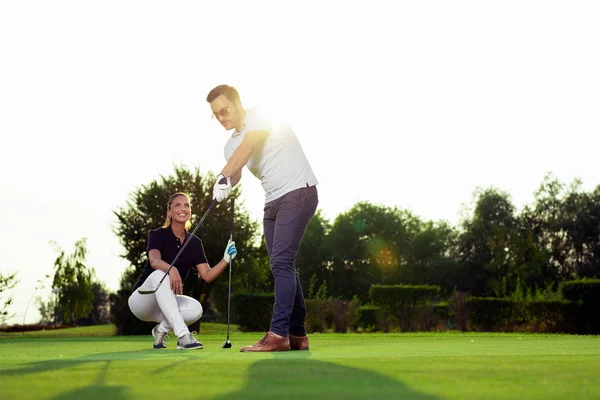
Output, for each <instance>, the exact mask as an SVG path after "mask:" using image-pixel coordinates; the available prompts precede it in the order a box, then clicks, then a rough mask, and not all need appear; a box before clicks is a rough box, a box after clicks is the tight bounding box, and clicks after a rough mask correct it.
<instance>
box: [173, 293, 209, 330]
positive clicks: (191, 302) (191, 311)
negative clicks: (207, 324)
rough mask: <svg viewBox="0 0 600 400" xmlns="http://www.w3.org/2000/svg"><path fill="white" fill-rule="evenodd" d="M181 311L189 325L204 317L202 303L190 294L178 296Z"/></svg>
mask: <svg viewBox="0 0 600 400" xmlns="http://www.w3.org/2000/svg"><path fill="white" fill-rule="evenodd" d="M177 303H178V305H179V312H180V313H181V316H182V317H183V319H184V320H185V323H186V324H187V325H190V324H193V323H194V322H196V321H198V320H199V319H200V318H201V317H202V313H203V312H204V310H203V309H202V304H200V302H199V301H198V300H196V299H193V298H191V297H189V296H181V295H179V296H177Z"/></svg>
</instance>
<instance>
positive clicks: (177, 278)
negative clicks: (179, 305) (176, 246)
mask: <svg viewBox="0 0 600 400" xmlns="http://www.w3.org/2000/svg"><path fill="white" fill-rule="evenodd" d="M169 281H170V282H171V290H172V291H173V293H175V294H183V282H182V281H181V275H179V270H178V269H177V268H175V266H173V268H171V270H170V271H169Z"/></svg>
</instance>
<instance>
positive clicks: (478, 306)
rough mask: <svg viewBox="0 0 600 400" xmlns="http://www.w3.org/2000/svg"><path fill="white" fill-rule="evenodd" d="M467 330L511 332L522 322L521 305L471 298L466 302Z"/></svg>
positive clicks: (499, 300) (513, 302) (509, 301)
mask: <svg viewBox="0 0 600 400" xmlns="http://www.w3.org/2000/svg"><path fill="white" fill-rule="evenodd" d="M466 307H467V310H468V311H467V312H468V322H467V324H468V329H470V330H476V331H501V332H507V331H510V330H512V328H513V327H514V325H515V323H519V322H522V317H523V313H522V303H520V302H518V301H515V300H511V299H501V298H493V297H471V298H470V299H468V300H467V301H466Z"/></svg>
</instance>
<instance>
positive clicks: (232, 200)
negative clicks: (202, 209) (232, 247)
mask: <svg viewBox="0 0 600 400" xmlns="http://www.w3.org/2000/svg"><path fill="white" fill-rule="evenodd" d="M233 203H234V198H233V197H232V198H231V217H230V219H229V240H231V241H233ZM232 265H233V258H232V259H231V260H229V294H228V295H227V340H226V341H225V343H223V346H222V347H223V348H224V349H229V348H231V342H230V341H229V312H230V309H231V266H232Z"/></svg>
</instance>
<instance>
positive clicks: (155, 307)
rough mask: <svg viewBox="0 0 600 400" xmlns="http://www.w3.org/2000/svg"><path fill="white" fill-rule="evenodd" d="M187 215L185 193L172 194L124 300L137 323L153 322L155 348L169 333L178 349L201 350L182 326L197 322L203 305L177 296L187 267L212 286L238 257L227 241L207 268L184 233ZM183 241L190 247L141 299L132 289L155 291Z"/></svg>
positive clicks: (201, 250) (193, 239)
mask: <svg viewBox="0 0 600 400" xmlns="http://www.w3.org/2000/svg"><path fill="white" fill-rule="evenodd" d="M191 212H192V211H191V207H190V200H189V197H188V196H187V195H186V194H184V193H175V194H173V195H172V196H171V197H170V198H169V202H168V204H167V216H166V219H165V223H164V224H163V227H162V228H158V229H155V230H153V231H151V232H150V234H149V237H148V245H147V249H146V251H147V255H148V261H147V262H146V267H145V268H144V272H143V273H142V275H141V276H140V277H139V279H138V281H137V283H136V284H135V287H134V291H133V293H132V294H131V296H130V297H129V309H130V310H131V312H132V313H133V314H134V315H135V316H136V317H137V318H139V319H141V320H142V321H154V322H157V323H158V325H156V326H155V327H154V328H153V329H152V336H154V348H155V349H163V348H166V347H167V345H166V343H165V337H166V336H167V334H168V333H169V332H170V331H173V332H174V333H175V334H176V335H177V338H178V340H177V348H178V349H184V350H192V349H201V348H203V346H202V343H200V342H198V340H196V338H195V337H194V333H195V332H192V333H190V331H189V329H188V327H187V326H188V325H190V324H193V323H194V322H196V321H198V320H199V319H200V317H201V316H202V306H201V305H200V302H199V301H198V300H196V299H193V298H191V297H188V296H184V295H183V294H182V293H183V282H184V281H185V278H186V277H187V275H188V272H189V270H190V268H192V267H196V269H197V270H198V274H199V275H200V276H201V277H202V279H204V280H205V281H206V282H211V281H213V280H214V279H215V278H217V277H218V276H219V275H221V273H222V272H223V271H224V270H225V268H227V266H228V265H229V262H230V261H231V260H232V259H233V258H234V257H235V256H236V254H237V250H236V248H235V242H233V241H231V240H229V242H228V243H227V247H226V248H225V254H224V256H223V259H222V260H221V261H219V263H218V264H217V265H215V266H214V267H213V268H211V267H210V265H209V264H208V261H207V260H206V254H205V253H204V247H203V246H202V241H201V240H200V239H199V238H198V237H196V236H192V235H191V234H190V233H189V232H188V229H189V228H190V225H191V224H190V221H189V220H190V215H191ZM186 240H191V242H190V243H189V244H188V245H187V246H186V248H185V249H184V251H183V252H182V253H181V255H180V256H179V258H178V259H177V263H176V264H175V265H174V266H173V268H171V271H170V272H169V276H167V277H165V279H164V281H163V283H162V284H161V285H160V287H159V288H158V290H157V291H156V292H155V293H153V294H140V293H139V292H138V290H137V289H138V288H140V287H144V288H155V287H157V286H158V283H159V282H160V280H161V279H162V278H163V276H164V273H165V271H166V270H167V269H168V268H169V265H171V263H172V262H173V260H174V259H175V257H176V256H177V253H178V252H179V249H180V248H181V246H183V245H184V243H185V241H186Z"/></svg>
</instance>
